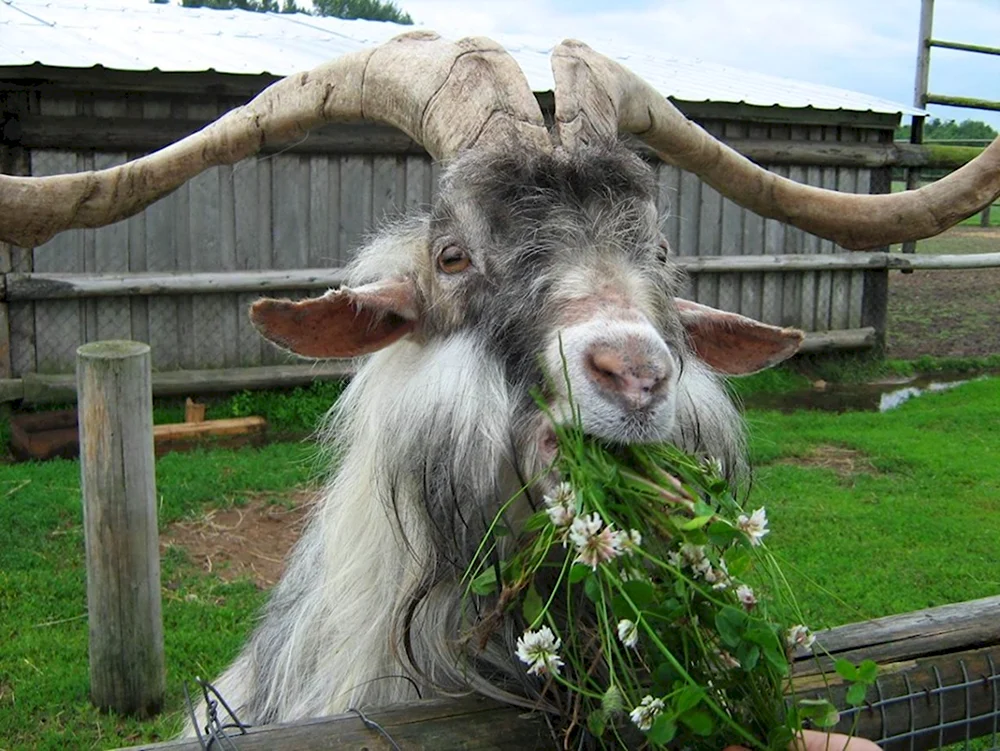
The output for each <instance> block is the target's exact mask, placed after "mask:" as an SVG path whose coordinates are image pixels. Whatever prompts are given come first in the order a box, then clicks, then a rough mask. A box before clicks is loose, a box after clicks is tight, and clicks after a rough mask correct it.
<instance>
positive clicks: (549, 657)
mask: <svg viewBox="0 0 1000 751" xmlns="http://www.w3.org/2000/svg"><path fill="white" fill-rule="evenodd" d="M560 646H562V641H561V640H560V639H557V638H556V635H555V634H553V633H552V629H550V628H549V627H548V626H542V627H541V628H540V629H538V630H537V631H525V632H524V634H523V635H522V636H521V637H520V638H519V639H518V640H517V656H518V658H519V659H520V660H521V662H523V663H524V664H526V665H528V666H529V667H528V672H529V673H534V674H535V675H541V674H542V673H545V672H546V671H548V672H549V673H551V674H552V675H559V668H561V667H562V665H563V661H562V659H561V658H560V657H559V655H558V654H557V652H558V650H559V647H560Z"/></svg>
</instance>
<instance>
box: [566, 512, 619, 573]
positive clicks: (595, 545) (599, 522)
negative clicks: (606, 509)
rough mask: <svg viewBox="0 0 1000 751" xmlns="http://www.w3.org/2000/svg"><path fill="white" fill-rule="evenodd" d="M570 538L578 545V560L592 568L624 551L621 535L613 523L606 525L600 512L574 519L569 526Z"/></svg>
mask: <svg viewBox="0 0 1000 751" xmlns="http://www.w3.org/2000/svg"><path fill="white" fill-rule="evenodd" d="M602 527H603V529H602ZM569 539H570V541H571V542H572V543H573V544H574V545H576V552H577V556H576V560H577V561H578V562H580V563H583V564H584V565H586V566H590V567H591V568H592V569H596V568H597V565H598V564H599V563H604V562H606V561H610V560H611V559H612V558H617V557H618V556H619V555H621V553H622V548H621V545H622V540H621V535H620V534H619V533H618V532H616V531H615V530H614V529H613V528H612V527H611V525H608V526H607V527H605V526H604V520H603V519H601V516H600V514H596V513H595V514H591V515H590V516H580V517H577V518H576V519H574V520H573V524H572V525H571V526H570V528H569Z"/></svg>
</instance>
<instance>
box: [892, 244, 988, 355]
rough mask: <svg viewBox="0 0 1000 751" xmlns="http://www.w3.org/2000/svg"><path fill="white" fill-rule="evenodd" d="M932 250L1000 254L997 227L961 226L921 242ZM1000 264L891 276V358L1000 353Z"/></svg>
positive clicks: (922, 249) (925, 250) (926, 249)
mask: <svg viewBox="0 0 1000 751" xmlns="http://www.w3.org/2000/svg"><path fill="white" fill-rule="evenodd" d="M917 249H918V251H919V252H920V253H921V254H923V253H934V254H939V253H940V254H969V253H990V252H992V253H996V252H1000V227H992V228H978V227H960V228H954V229H950V230H948V231H947V232H945V233H944V234H942V235H940V236H939V237H936V238H932V239H930V240H922V241H921V242H920V243H919V244H918V245H917ZM998 311H1000V268H993V269H969V270H964V271H916V272H914V273H912V274H902V273H900V272H895V271H894V272H892V273H891V274H890V275H889V321H888V349H889V356H890V357H894V358H900V359H913V358H917V357H920V356H921V355H933V356H936V357H981V356H984V355H991V354H995V353H998V352H1000V326H997V325H996V324H997V319H998Z"/></svg>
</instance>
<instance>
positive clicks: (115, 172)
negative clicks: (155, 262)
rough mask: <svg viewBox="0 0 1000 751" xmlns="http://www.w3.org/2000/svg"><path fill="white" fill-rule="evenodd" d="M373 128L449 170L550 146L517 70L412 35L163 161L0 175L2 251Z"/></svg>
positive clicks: (232, 117) (275, 93)
mask: <svg viewBox="0 0 1000 751" xmlns="http://www.w3.org/2000/svg"><path fill="white" fill-rule="evenodd" d="M362 119H366V120H374V121H380V122H385V123H389V124H390V125H394V126H396V127H397V128H399V129H400V130H402V131H404V132H405V133H406V134H407V135H409V136H410V137H411V138H413V139H414V140H415V141H416V142H417V143H419V144H421V145H422V146H423V147H424V148H426V149H427V151H428V152H430V154H431V156H433V157H434V158H436V159H440V160H447V159H450V158H451V157H453V156H455V155H456V154H457V153H458V152H460V151H462V150H463V149H467V148H471V147H473V146H477V145H481V144H485V143H489V142H494V141H501V142H509V141H510V140H512V139H516V140H517V141H518V142H519V143H522V144H525V145H529V146H534V147H536V148H540V149H549V148H550V147H551V145H550V141H549V136H548V131H547V130H546V128H545V124H544V121H543V120H542V113H541V110H540V109H539V107H538V103H537V102H536V100H535V98H534V95H533V94H532V92H531V88H530V87H529V86H528V83H527V81H526V80H525V78H524V74H523V73H522V72H521V70H520V68H519V67H518V66H517V63H516V62H514V60H513V58H511V57H510V55H509V54H507V52H506V51H505V50H504V49H503V48H502V47H500V46H499V45H498V44H496V43H495V42H493V41H491V40H489V39H484V38H479V37H477V38H469V39H463V40H461V41H459V42H456V43H451V42H447V41H445V40H443V39H441V38H440V37H438V35H437V34H433V33H430V32H412V33H409V34H403V35H401V36H398V37H396V38H394V39H392V40H390V41H389V42H386V43H385V44H383V45H381V46H379V47H375V48H373V49H367V50H363V51H360V52H356V53H351V54H348V55H345V56H343V57H340V58H338V59H336V60H333V61H331V62H329V63H326V64H325V65H322V66H320V67H318V68H315V69H313V70H311V71H309V72H306V73H299V74H296V75H293V76H289V77H288V78H285V79H282V80H281V81H278V82H277V83H275V84H273V85H272V86H270V87H268V88H267V89H265V90H264V91H263V92H261V94H260V95H258V96H257V97H256V98H255V99H253V100H252V101H250V102H249V103H247V104H246V105H244V106H242V107H240V108H238V109H235V110H232V111H231V112H229V113H227V114H226V115H224V116H223V117H222V118H220V119H219V120H217V121H216V122H214V123H212V124H210V125H208V126H207V127H206V128H204V129H202V130H200V131H198V132H197V133H193V134H192V135H190V136H188V137H187V138H185V139H183V140H181V141H178V142H177V143H175V144H172V145H170V146H168V147H166V148H164V149H162V150H160V151H157V152H155V153H153V154H150V155H148V156H145V157H142V158H141V159H137V160H135V161H132V162H128V163H126V164H123V165H120V166H117V167H112V168H110V169H106V170H101V171H100V172H84V173H78V174H72V175H55V176H52V177H12V176H7V175H0V241H5V242H9V243H13V244H15V245H20V246H23V247H32V246H34V245H38V244H40V243H43V242H45V241H46V240H47V239H49V238H50V237H52V236H53V235H54V234H56V233H57V232H61V231H63V230H66V229H73V228H80V227H100V226H103V225H106V224H111V223H112V222H116V221H119V220H120V219H125V218H126V217H129V216H132V215H133V214H136V213H138V212H139V211H141V210H142V209H144V208H145V207H146V206H148V205H149V204H151V203H153V202H154V201H156V200H157V199H158V198H161V197H162V196H164V195H166V194H167V193H170V192H171V191H173V190H175V189H176V188H177V187H179V186H180V185H181V184H183V183H184V182H185V181H187V180H189V179H191V178H192V177H194V176H195V175H197V174H199V173H201V172H203V171H205V170H206V169H208V168H209V167H215V166H218V165H222V164H233V163H235V162H238V161H240V160H241V159H244V158H246V157H248V156H250V155H252V154H255V153H257V152H258V151H259V150H260V149H261V148H263V147H264V146H265V145H268V144H277V143H284V142H287V141H291V140H293V139H297V138H301V137H303V136H304V135H305V133H306V131H308V130H309V129H310V128H314V127H316V126H317V125H320V124H323V123H327V122H344V121H356V120H362Z"/></svg>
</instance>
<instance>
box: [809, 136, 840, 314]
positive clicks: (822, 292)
mask: <svg viewBox="0 0 1000 751" xmlns="http://www.w3.org/2000/svg"><path fill="white" fill-rule="evenodd" d="M821 135H822V138H823V140H824V141H826V142H834V141H836V139H837V137H838V134H837V128H832V127H824V128H823V129H822V134H821ZM820 187H822V188H826V189H827V190H836V189H837V169H836V167H824V168H822V169H821V170H820ZM819 252H820V253H838V252H840V248H838V247H837V246H836V245H835V244H834V243H832V242H831V241H829V240H820V243H819ZM832 298H833V274H832V273H831V272H819V273H817V274H816V303H815V310H816V314H815V316H816V317H815V328H816V330H817V331H829V330H830V329H831V328H833V324H832V322H831V319H830V311H831V299H832Z"/></svg>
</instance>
